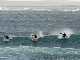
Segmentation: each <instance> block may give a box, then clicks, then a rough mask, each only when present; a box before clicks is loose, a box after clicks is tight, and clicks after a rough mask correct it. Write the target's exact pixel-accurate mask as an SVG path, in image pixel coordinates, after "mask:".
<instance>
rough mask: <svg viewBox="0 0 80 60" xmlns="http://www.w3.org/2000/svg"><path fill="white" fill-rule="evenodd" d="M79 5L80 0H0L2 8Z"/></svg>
mask: <svg viewBox="0 0 80 60" xmlns="http://www.w3.org/2000/svg"><path fill="white" fill-rule="evenodd" d="M60 5H79V6H80V0H0V6H60Z"/></svg>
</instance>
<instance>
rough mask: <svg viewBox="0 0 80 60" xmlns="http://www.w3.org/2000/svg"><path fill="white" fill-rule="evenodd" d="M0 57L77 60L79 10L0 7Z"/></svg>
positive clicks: (0, 59) (1, 59)
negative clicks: (3, 8) (33, 38)
mask: <svg viewBox="0 0 80 60" xmlns="http://www.w3.org/2000/svg"><path fill="white" fill-rule="evenodd" d="M64 32H65V33H66V34H67V36H68V37H67V38H62V37H61V35H60V33H64ZM32 34H37V36H38V39H37V42H33V41H32V39H31V35H32ZM4 35H9V36H11V37H12V39H11V40H10V41H4ZM0 60H80V11H79V10H77V11H73V10H69V11H68V10H66V11H65V10H62V11H60V10H57V11H53V10H49V9H39V10H36V9H33V10H11V11H10V10H0Z"/></svg>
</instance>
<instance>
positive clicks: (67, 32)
mask: <svg viewBox="0 0 80 60" xmlns="http://www.w3.org/2000/svg"><path fill="white" fill-rule="evenodd" d="M60 33H62V34H63V33H66V38H69V37H70V36H71V35H72V34H74V33H73V31H72V30H71V29H69V28H62V29H56V30H54V31H51V32H50V35H58V38H59V39H62V38H63V37H62V34H60Z"/></svg>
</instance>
